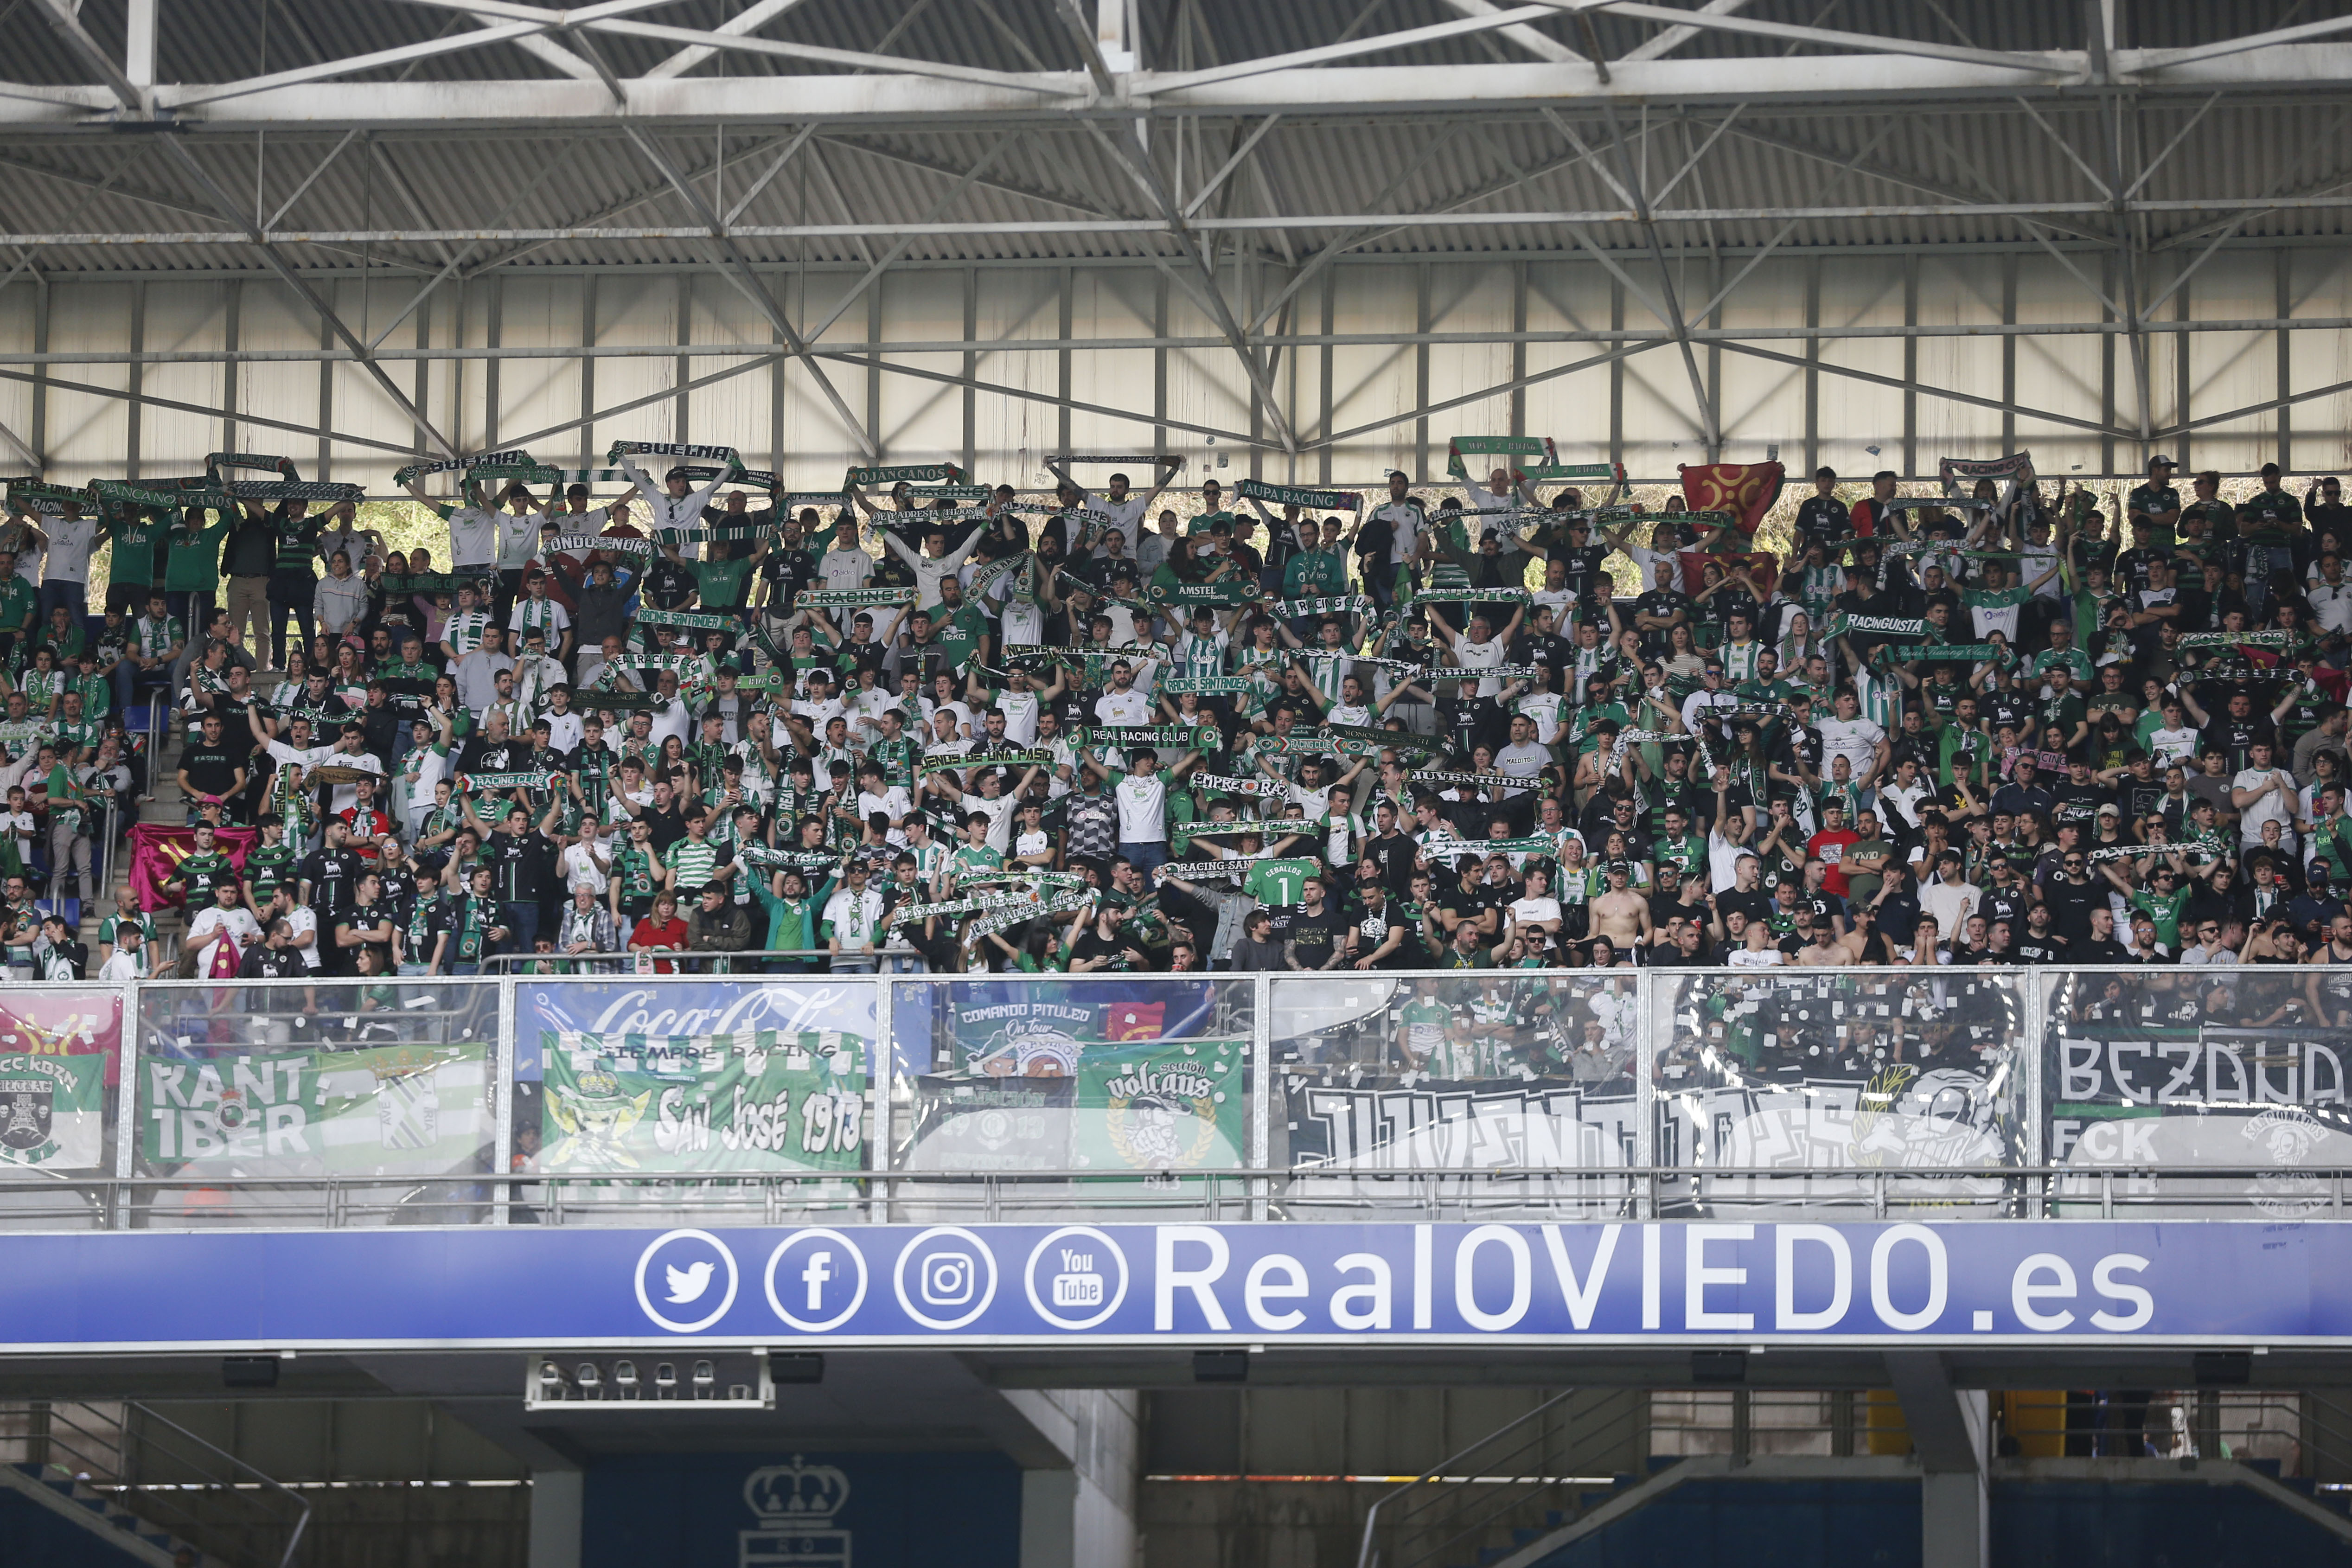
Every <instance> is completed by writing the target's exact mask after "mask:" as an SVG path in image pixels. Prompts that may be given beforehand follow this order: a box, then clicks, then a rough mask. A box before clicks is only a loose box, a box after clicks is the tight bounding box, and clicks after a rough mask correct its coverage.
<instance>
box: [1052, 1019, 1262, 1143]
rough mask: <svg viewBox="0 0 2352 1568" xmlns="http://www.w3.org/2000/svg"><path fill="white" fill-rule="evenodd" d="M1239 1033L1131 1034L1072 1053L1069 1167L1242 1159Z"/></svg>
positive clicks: (1242, 1043)
mask: <svg viewBox="0 0 2352 1568" xmlns="http://www.w3.org/2000/svg"><path fill="white" fill-rule="evenodd" d="M1248 1061H1249V1042H1248V1041H1247V1040H1136V1041H1131V1042H1129V1043H1126V1044H1121V1045H1107V1046H1088V1047H1086V1048H1085V1050H1084V1051H1083V1052H1082V1053H1081V1054H1080V1056H1079V1058H1078V1075H1077V1076H1078V1090H1077V1116H1076V1122H1075V1124H1074V1125H1073V1126H1072V1128H1071V1130H1070V1163H1071V1164H1072V1166H1073V1167H1089V1166H1101V1167H1108V1168H1110V1169H1114V1170H1116V1169H1118V1167H1120V1166H1127V1167H1129V1168H1132V1169H1135V1170H1139V1171H1192V1170H1218V1169H1226V1168H1231V1167H1234V1166H1238V1165H1243V1164H1245V1163H1247V1161H1246V1160H1245V1159H1244V1153H1245V1152H1246V1150H1247V1148H1248V1118H1247V1116H1246V1115H1245V1114H1244V1107H1245V1103H1246V1097H1245V1096H1244V1093H1243V1086H1244V1079H1245V1077H1246V1064H1247V1062H1248Z"/></svg>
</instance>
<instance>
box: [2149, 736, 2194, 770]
mask: <svg viewBox="0 0 2352 1568" xmlns="http://www.w3.org/2000/svg"><path fill="white" fill-rule="evenodd" d="M2147 754H2148V756H2149V758H2150V759H2151V760H2152V761H2154V762H2155V763H2156V765H2157V766H2158V767H2159V768H2162V767H2168V766H2169V765H2170V764H2172V763H2184V764H2186V763H2189V762H2191V761H2193V760H2194V759H2195V758H2196V755H2197V731H2194V730H2190V729H2187V728H2183V729H2179V730H2151V731H2148V737H2147Z"/></svg>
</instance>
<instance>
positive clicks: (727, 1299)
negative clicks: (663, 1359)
mask: <svg viewBox="0 0 2352 1568" xmlns="http://www.w3.org/2000/svg"><path fill="white" fill-rule="evenodd" d="M740 1283H741V1279H740V1275H739V1273H738V1271H737V1268H736V1265H735V1255H734V1254H733V1253H732V1252H730V1251H729V1250H728V1249H727V1244H726V1243H725V1242H723V1241H721V1240H719V1238H718V1237H715V1236H713V1235H711V1234H710V1233H709V1231H707V1230H672V1231H665V1232H664V1233H663V1234H661V1235H660V1236H657V1237H654V1238H653V1240H652V1241H650V1242H648V1243H646V1247H645V1249H644V1250H643V1251H642V1252H640V1253H638V1254H637V1267H636V1277H635V1286H636V1298H637V1306H638V1308H639V1310H642V1311H643V1312H644V1313H645V1315H646V1317H647V1318H648V1319H650V1320H652V1321H654V1322H655V1323H656V1324H658V1325H660V1326H661V1327H662V1328H665V1329H667V1330H668V1331H670V1332H671V1333H674V1334H698V1333H700V1332H702V1331H703V1330H705V1329H708V1328H709V1327H711V1326H712V1325H713V1324H715V1323H717V1322H719V1321H720V1320H721V1319H723V1318H725V1317H726V1316H727V1314H728V1312H729V1311H730V1310H731V1309H732V1308H733V1307H734V1305H735V1292H736V1289H737V1287H738V1286H739V1285H740Z"/></svg>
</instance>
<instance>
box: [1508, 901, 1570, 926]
mask: <svg viewBox="0 0 2352 1568" xmlns="http://www.w3.org/2000/svg"><path fill="white" fill-rule="evenodd" d="M1511 918H1512V919H1513V920H1515V921H1518V922H1519V923H1520V924H1521V925H1531V924H1533V923H1534V922H1535V921H1556V920H1558V919H1559V918H1560V914H1559V900H1558V899H1519V900H1514V901H1513V903H1512V905H1511Z"/></svg>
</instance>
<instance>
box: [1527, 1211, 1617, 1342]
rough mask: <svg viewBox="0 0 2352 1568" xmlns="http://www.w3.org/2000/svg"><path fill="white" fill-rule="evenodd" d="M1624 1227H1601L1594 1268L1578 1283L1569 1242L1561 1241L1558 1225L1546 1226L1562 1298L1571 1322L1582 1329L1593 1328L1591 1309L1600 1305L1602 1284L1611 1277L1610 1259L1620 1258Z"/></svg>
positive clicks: (1546, 1243)
mask: <svg viewBox="0 0 2352 1568" xmlns="http://www.w3.org/2000/svg"><path fill="white" fill-rule="evenodd" d="M1624 1228H1625V1227H1624V1226H1622V1225H1604V1226H1601V1244H1600V1245H1599V1246H1597V1247H1594V1248H1593V1249H1592V1268H1591V1271H1590V1272H1589V1273H1587V1274H1586V1275H1585V1277H1584V1283H1583V1284H1581V1285H1579V1284H1578V1283H1577V1280H1576V1265H1575V1264H1574V1263H1572V1262H1570V1261H1569V1257H1568V1243H1567V1242H1565V1241H1563V1240H1562V1239H1560V1234H1559V1226H1556V1225H1548V1226H1544V1227H1543V1238H1544V1250H1545V1251H1546V1252H1548V1253H1549V1254H1550V1255H1551V1270H1552V1273H1553V1274H1554V1275H1556V1276H1558V1278H1559V1294H1560V1299H1561V1300H1564V1301H1565V1302H1567V1304H1568V1321H1570V1322H1571V1323H1573V1324H1575V1325H1576V1326H1577V1327H1578V1328H1579V1329H1589V1328H1591V1326H1592V1309H1593V1308H1595V1307H1597V1306H1599V1305H1600V1304H1601V1281H1602V1280H1604V1279H1608V1278H1609V1260H1610V1259H1611V1258H1614V1257H1616V1256H1617V1237H1618V1236H1619V1235H1620V1233H1622V1231H1623V1230H1624Z"/></svg>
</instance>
